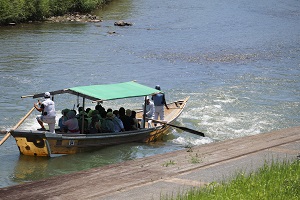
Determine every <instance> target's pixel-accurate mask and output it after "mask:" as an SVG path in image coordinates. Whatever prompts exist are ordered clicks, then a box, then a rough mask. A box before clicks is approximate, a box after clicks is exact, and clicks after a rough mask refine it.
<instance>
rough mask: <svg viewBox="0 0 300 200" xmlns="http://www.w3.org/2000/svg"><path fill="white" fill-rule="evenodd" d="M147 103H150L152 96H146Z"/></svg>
mask: <svg viewBox="0 0 300 200" xmlns="http://www.w3.org/2000/svg"><path fill="white" fill-rule="evenodd" d="M146 103H147V105H149V103H150V98H149V97H148V96H147V98H146Z"/></svg>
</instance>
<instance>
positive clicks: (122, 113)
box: [119, 107, 125, 116]
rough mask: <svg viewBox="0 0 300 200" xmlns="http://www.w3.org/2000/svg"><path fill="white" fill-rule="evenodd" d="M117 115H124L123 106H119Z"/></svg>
mask: <svg viewBox="0 0 300 200" xmlns="http://www.w3.org/2000/svg"><path fill="white" fill-rule="evenodd" d="M119 115H120V116H124V115H125V108H123V107H121V108H120V109H119Z"/></svg>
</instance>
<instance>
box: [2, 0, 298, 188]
mask: <svg viewBox="0 0 300 200" xmlns="http://www.w3.org/2000/svg"><path fill="white" fill-rule="evenodd" d="M95 14H96V15H98V16H99V17H100V18H101V19H102V20H103V22H101V23H77V22H70V23H32V24H23V25H17V26H9V27H0V45H1V48H0V49H1V50H0V72H1V75H0V76H1V79H0V83H1V84H0V91H1V98H0V113H1V115H0V130H9V129H10V128H12V127H13V126H14V125H15V124H16V123H17V122H18V121H19V120H20V119H21V118H22V117H23V116H24V115H25V114H26V113H27V112H28V111H29V110H30V109H31V108H32V106H33V103H35V100H34V99H32V98H26V99H21V98H20V97H21V96H22V95H30V94H34V93H42V92H45V91H51V90H59V89H64V88H68V87H74V86H80V85H90V84H105V83H117V82H125V81H131V80H136V81H137V82H138V83H141V84H144V85H147V86H150V87H154V86H155V85H160V86H161V88H162V90H163V91H165V93H166V98H167V101H169V102H170V101H173V100H177V99H182V98H184V97H185V96H191V98H190V100H189V102H188V105H187V107H186V109H185V111H184V112H183V113H182V115H181V116H180V117H179V119H178V120H177V123H178V125H181V126H186V127H189V128H192V129H196V130H199V131H202V132H204V133H206V136H207V137H205V138H201V137H199V136H196V135H192V134H190V133H187V132H183V131H180V130H175V129H173V130H172V131H171V132H170V133H169V134H168V136H166V138H165V140H164V141H162V142H157V143H153V144H139V143H135V144H125V145H120V146H115V147H108V148H105V149H102V150H99V151H95V152H91V153H82V154H77V155H68V156H58V157H53V158H40V157H30V156H22V155H20V154H19V151H18V148H17V146H16V144H15V141H14V139H13V138H12V137H10V138H9V139H8V140H7V141H6V142H5V143H4V144H3V145H2V146H1V147H0V163H1V164H0V174H1V175H0V187H6V186H10V185H15V184H20V183H24V182H30V181H34V180H40V179H43V178H47V177H51V176H57V175H60V174H66V173H72V172H76V171H79V170H86V169H90V168H93V167H99V166H103V165H107V164H111V163H117V162H122V161H125V160H131V159H135V158H141V157H145V156H151V155H155V154H161V153H164V152H170V151H174V150H178V149H183V148H186V147H191V146H193V145H203V144H206V143H210V142H217V141H222V140H228V139H232V138H238V137H243V136H247V135H254V134H263V133H265V132H269V131H272V130H278V129H282V128H287V127H292V126H298V125H299V122H300V115H299V113H300V107H299V106H300V57H299V55H300V4H299V1H297V0H287V1H279V0H271V1H258V0H254V1H246V0H241V1H233V0H229V1H221V0H212V1H199V0H189V1H180V0H174V1H164V2H162V1H158V0H153V1H147V0H115V1H113V2H111V3H110V4H108V5H106V6H105V7H104V8H102V9H100V10H97V11H96V12H95ZM118 20H125V21H126V22H131V23H133V26H128V27H118V26H114V22H115V21H118ZM141 102H142V100H140V99H134V100H123V101H116V102H115V101H114V102H105V103H104V105H103V106H104V107H106V108H108V107H112V108H113V109H114V108H118V106H119V104H120V103H122V104H123V105H125V106H126V107H128V108H140V106H141ZM77 103H78V102H77V99H76V98H75V99H73V98H69V97H68V98H67V97H66V98H65V97H62V99H60V101H59V100H57V102H56V109H57V111H58V113H60V111H61V110H62V109H64V108H66V107H67V108H70V107H71V108H72V107H73V105H77ZM79 103H80V102H79ZM88 106H91V107H93V106H94V105H93V104H92V103H91V102H88ZM37 114H38V112H37V111H34V112H33V114H32V115H30V117H29V118H28V120H26V121H25V122H24V123H23V124H22V126H21V128H32V129H35V128H38V124H37V123H36V122H35V120H34V118H35V116H36V115H37ZM2 138H3V135H0V139H2Z"/></svg>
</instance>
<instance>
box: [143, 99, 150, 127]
mask: <svg viewBox="0 0 300 200" xmlns="http://www.w3.org/2000/svg"><path fill="white" fill-rule="evenodd" d="M146 105H147V96H145V99H144V107H143V124H142V125H143V127H144V128H146ZM148 128H149V127H148Z"/></svg>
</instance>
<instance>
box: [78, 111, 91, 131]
mask: <svg viewBox="0 0 300 200" xmlns="http://www.w3.org/2000/svg"><path fill="white" fill-rule="evenodd" d="M78 116H79V117H78V126H79V130H80V133H82V134H87V133H88V132H89V130H88V129H89V121H88V116H87V114H86V112H84V111H81V113H80V114H79V115H78ZM83 117H84V123H83V126H84V129H83V132H82V118H83Z"/></svg>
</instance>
